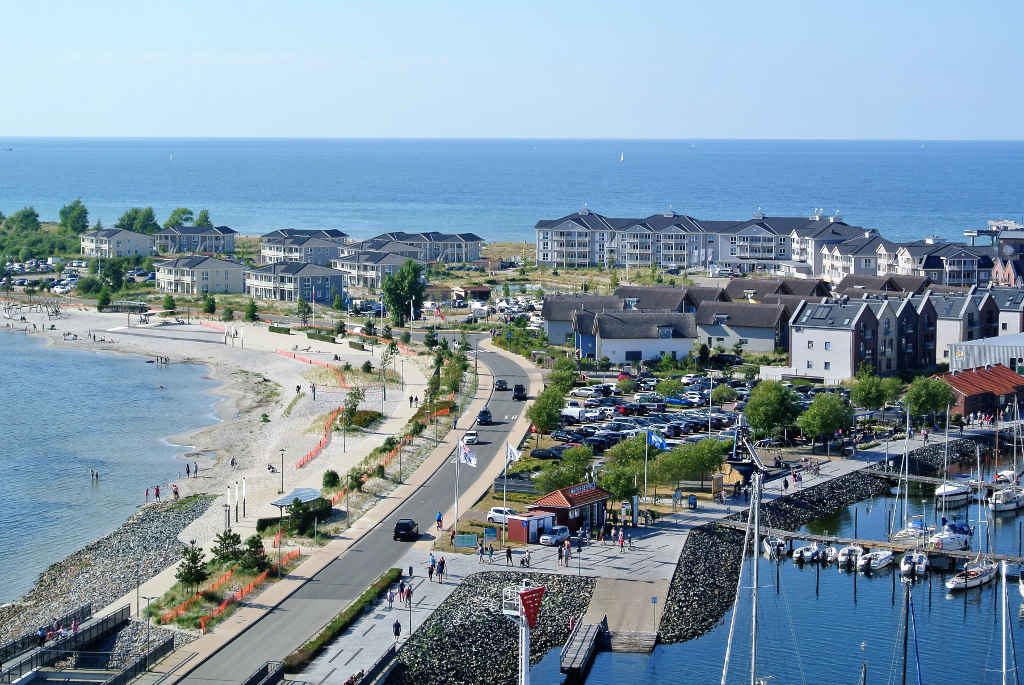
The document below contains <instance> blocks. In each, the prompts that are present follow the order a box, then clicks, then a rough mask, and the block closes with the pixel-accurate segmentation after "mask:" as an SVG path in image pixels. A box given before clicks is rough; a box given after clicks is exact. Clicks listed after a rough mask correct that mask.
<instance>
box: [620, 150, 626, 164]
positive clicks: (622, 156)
mask: <svg viewBox="0 0 1024 685" xmlns="http://www.w3.org/2000/svg"><path fill="white" fill-rule="evenodd" d="M624 159H626V153H625V152H620V153H619V161H620V162H621V161H622V160H624Z"/></svg>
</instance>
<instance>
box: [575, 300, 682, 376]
mask: <svg viewBox="0 0 1024 685" xmlns="http://www.w3.org/2000/svg"><path fill="white" fill-rule="evenodd" d="M592 325H593V328H592V329H591V330H592V332H593V335H594V355H595V356H596V357H597V358H598V359H601V358H603V357H607V358H608V359H610V360H611V362H612V363H613V364H623V363H626V362H631V363H636V362H640V361H644V360H654V359H659V358H661V357H662V356H664V355H668V356H669V357H671V358H672V359H679V358H682V357H685V356H686V355H687V354H689V352H690V350H691V349H692V348H693V345H694V343H695V342H696V340H697V322H696V319H695V318H694V315H693V314H682V313H679V312H599V313H595V314H594V317H593V324H592Z"/></svg>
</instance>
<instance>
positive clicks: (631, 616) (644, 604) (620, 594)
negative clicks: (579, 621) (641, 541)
mask: <svg viewBox="0 0 1024 685" xmlns="http://www.w3.org/2000/svg"><path fill="white" fill-rule="evenodd" d="M668 585H669V581H668V580H661V579H659V580H627V579H624V578H608V577H601V578H598V579H597V584H596V585H595V586H594V594H593V595H592V596H591V598H590V606H589V607H588V608H587V613H586V614H584V616H583V623H585V624H588V623H591V624H592V623H599V622H601V621H602V620H604V621H605V626H606V630H607V632H608V645H609V647H610V648H611V650H612V651H613V652H650V651H651V650H652V649H654V645H655V643H657V641H658V625H659V624H660V623H661V612H662V610H663V608H664V606H665V600H666V598H667V597H668Z"/></svg>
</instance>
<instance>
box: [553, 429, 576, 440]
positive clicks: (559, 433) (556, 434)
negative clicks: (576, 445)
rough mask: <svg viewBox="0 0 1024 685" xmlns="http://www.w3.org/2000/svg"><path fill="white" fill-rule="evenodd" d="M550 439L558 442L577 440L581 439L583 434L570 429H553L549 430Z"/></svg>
mask: <svg viewBox="0 0 1024 685" xmlns="http://www.w3.org/2000/svg"><path fill="white" fill-rule="evenodd" d="M551 439H552V440H557V441H558V442H579V441H580V440H582V439H583V436H581V435H578V434H577V433H573V432H571V431H564V430H555V431H551Z"/></svg>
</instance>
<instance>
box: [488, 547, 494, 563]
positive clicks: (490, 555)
mask: <svg viewBox="0 0 1024 685" xmlns="http://www.w3.org/2000/svg"><path fill="white" fill-rule="evenodd" d="M487 563H488V564H493V563H494V545H487Z"/></svg>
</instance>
